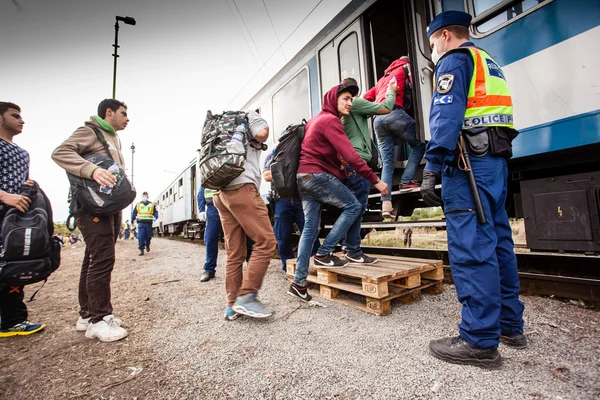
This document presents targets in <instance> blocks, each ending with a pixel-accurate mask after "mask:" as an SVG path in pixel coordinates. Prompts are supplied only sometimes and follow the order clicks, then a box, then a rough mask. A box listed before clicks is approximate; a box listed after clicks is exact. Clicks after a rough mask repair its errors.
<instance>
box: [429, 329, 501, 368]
mask: <svg viewBox="0 0 600 400" xmlns="http://www.w3.org/2000/svg"><path fill="white" fill-rule="evenodd" d="M429 351H430V352H431V354H432V355H433V356H434V357H435V358H439V359H440V360H444V361H446V362H449V363H452V364H463V365H475V366H477V367H482V368H488V369H498V368H500V367H501V366H502V357H500V353H498V350H497V349H482V348H479V347H475V346H473V345H472V344H470V343H469V342H467V341H465V340H464V339H463V338H461V337H460V336H456V337H449V338H444V339H438V340H433V341H431V342H429Z"/></svg>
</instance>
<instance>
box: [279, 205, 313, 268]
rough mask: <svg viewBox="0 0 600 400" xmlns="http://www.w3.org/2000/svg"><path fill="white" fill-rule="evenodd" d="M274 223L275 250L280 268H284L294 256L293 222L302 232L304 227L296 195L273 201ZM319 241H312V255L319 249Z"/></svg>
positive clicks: (302, 213)
mask: <svg viewBox="0 0 600 400" xmlns="http://www.w3.org/2000/svg"><path fill="white" fill-rule="evenodd" d="M274 207H275V223H274V224H273V225H274V231H275V238H276V239H277V250H278V251H279V258H281V268H282V269H283V270H284V271H285V270H286V261H287V260H289V259H291V258H294V257H295V255H294V248H293V241H292V237H293V234H294V223H296V226H297V227H298V229H299V230H300V232H302V230H303V229H304V211H303V210H302V201H301V200H300V198H298V197H296V198H293V199H279V200H276V201H275V202H274ZM319 246H320V242H319V239H318V238H317V239H316V240H315V242H314V245H313V249H312V255H314V254H316V253H317V250H319Z"/></svg>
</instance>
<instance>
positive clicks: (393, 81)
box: [390, 75, 396, 86]
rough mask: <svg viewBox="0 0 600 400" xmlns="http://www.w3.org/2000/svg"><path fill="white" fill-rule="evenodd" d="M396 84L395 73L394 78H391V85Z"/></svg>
mask: <svg viewBox="0 0 600 400" xmlns="http://www.w3.org/2000/svg"><path fill="white" fill-rule="evenodd" d="M395 84H396V75H394V76H393V77H392V79H390V85H392V86H394V85H395Z"/></svg>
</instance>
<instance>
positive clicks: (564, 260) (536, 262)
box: [362, 246, 600, 305]
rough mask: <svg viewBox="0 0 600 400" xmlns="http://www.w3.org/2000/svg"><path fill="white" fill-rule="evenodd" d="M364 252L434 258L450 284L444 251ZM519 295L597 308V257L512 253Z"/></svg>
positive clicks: (389, 249) (371, 249) (599, 276)
mask: <svg viewBox="0 0 600 400" xmlns="http://www.w3.org/2000/svg"><path fill="white" fill-rule="evenodd" d="M362 249H363V251H364V252H365V253H368V254H381V255H392V256H401V257H417V258H434V259H440V260H443V262H444V266H445V268H444V271H445V275H446V278H447V280H448V281H450V282H451V281H452V275H451V272H450V261H449V259H448V251H447V250H429V249H412V248H411V249H408V248H395V247H376V246H371V247H367V246H362ZM515 254H516V256H517V263H518V266H519V278H520V280H521V293H525V294H532V295H540V296H556V297H563V298H567V299H572V300H583V301H585V302H588V303H593V304H595V305H600V256H594V255H583V254H556V253H515Z"/></svg>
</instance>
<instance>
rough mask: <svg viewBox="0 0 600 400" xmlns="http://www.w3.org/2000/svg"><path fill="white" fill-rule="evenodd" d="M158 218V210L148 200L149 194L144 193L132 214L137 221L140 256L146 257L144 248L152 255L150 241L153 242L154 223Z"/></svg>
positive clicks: (132, 217)
mask: <svg viewBox="0 0 600 400" xmlns="http://www.w3.org/2000/svg"><path fill="white" fill-rule="evenodd" d="M155 218H158V210H156V207H154V203H152V202H151V201H150V200H148V192H144V193H142V201H140V202H139V203H137V205H136V206H135V208H134V209H133V212H132V213H131V220H132V221H134V220H136V219H137V228H138V232H137V239H138V249H139V250H140V252H139V253H138V255H139V256H143V255H144V248H145V249H146V251H147V252H148V253H150V241H151V240H152V221H153V220H154V219H155Z"/></svg>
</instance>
